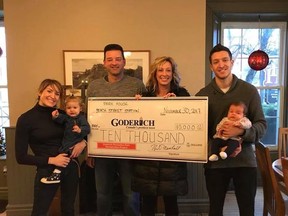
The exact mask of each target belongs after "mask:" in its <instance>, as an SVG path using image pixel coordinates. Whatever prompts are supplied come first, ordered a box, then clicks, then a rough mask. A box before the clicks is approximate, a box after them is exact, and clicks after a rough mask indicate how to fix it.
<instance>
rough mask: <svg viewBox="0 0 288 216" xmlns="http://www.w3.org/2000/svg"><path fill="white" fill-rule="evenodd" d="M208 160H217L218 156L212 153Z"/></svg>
mask: <svg viewBox="0 0 288 216" xmlns="http://www.w3.org/2000/svg"><path fill="white" fill-rule="evenodd" d="M209 161H218V156H217V155H216V154H212V155H211V156H210V157H209Z"/></svg>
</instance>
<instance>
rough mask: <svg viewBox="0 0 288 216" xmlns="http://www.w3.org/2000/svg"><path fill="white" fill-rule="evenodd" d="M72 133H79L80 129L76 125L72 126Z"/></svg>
mask: <svg viewBox="0 0 288 216" xmlns="http://www.w3.org/2000/svg"><path fill="white" fill-rule="evenodd" d="M72 131H73V132H76V133H81V128H80V127H79V126H78V125H74V126H73V129H72Z"/></svg>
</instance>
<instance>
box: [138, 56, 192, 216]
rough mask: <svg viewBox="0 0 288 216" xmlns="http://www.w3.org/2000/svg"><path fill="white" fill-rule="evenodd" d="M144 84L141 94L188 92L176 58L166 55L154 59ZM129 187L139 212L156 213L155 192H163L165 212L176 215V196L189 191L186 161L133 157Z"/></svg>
mask: <svg viewBox="0 0 288 216" xmlns="http://www.w3.org/2000/svg"><path fill="white" fill-rule="evenodd" d="M146 88H147V93H144V94H143V95H142V96H144V97H145V96H146V97H163V98H168V97H176V96H190V94H189V93H188V91H187V90H186V89H185V88H184V87H181V86H180V76H179V73H178V70H177V64H176V62H175V61H174V59H173V58H171V57H168V56H162V57H158V58H156V59H155V61H154V62H153V64H152V65H151V71H150V74H149V78H148V81H147V84H146ZM165 123H166V122H165ZM132 190H134V191H136V192H139V193H140V194H141V197H142V208H141V215H144V216H148V215H151V216H152V215H155V213H156V207H157V198H158V196H163V200H164V205H165V215H166V216H172V215H173V216H175V215H178V214H179V210H178V204H177V196H178V195H185V194H186V193H187V191H188V183H187V167H186V163H184V162H172V161H156V160H135V162H134V169H133V178H132Z"/></svg>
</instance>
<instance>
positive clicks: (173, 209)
mask: <svg viewBox="0 0 288 216" xmlns="http://www.w3.org/2000/svg"><path fill="white" fill-rule="evenodd" d="M157 198H158V197H157V196H142V210H141V215H142V216H154V215H155V213H156V208H157ZM163 200H164V206H165V215H166V216H176V215H178V213H179V212H178V203H177V196H163Z"/></svg>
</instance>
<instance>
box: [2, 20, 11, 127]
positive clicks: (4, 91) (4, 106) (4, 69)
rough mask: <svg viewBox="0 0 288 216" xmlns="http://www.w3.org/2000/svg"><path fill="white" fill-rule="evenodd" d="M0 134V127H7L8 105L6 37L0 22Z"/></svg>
mask: <svg viewBox="0 0 288 216" xmlns="http://www.w3.org/2000/svg"><path fill="white" fill-rule="evenodd" d="M0 47H1V50H2V55H1V56H0V132H1V131H2V127H8V126H9V124H10V123H9V105H8V85H7V65H6V37H5V28H4V25H3V22H0Z"/></svg>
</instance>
